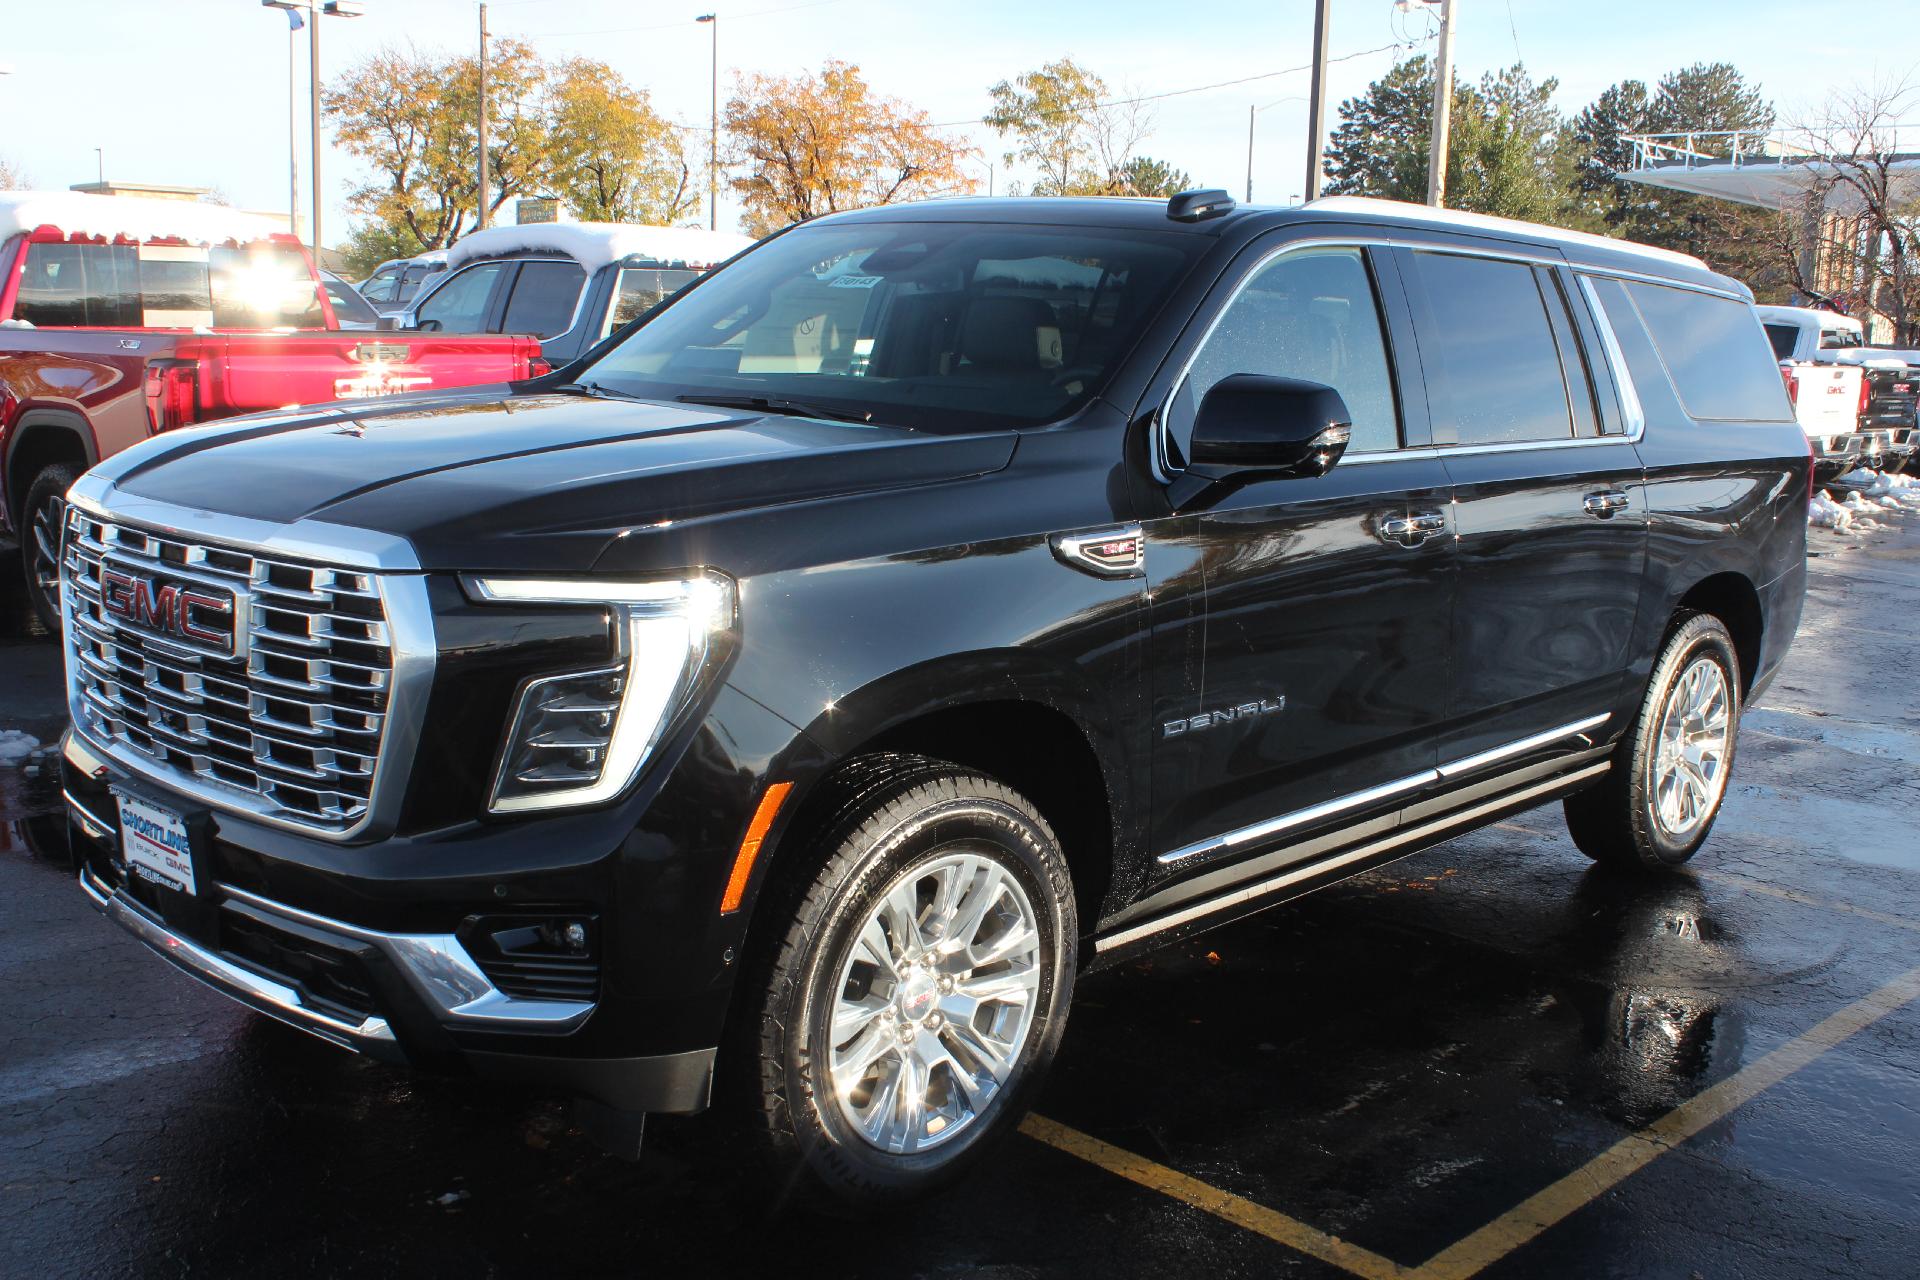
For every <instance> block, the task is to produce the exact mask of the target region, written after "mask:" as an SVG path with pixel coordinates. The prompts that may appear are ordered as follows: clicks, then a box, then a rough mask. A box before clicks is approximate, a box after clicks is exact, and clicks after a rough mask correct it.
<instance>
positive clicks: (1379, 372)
mask: <svg viewBox="0 0 1920 1280" xmlns="http://www.w3.org/2000/svg"><path fill="white" fill-rule="evenodd" d="M1236 373H1264V374H1273V375H1276V376H1279V377H1287V378H1305V379H1306V380H1307V381H1309V382H1319V383H1324V384H1325V385H1327V386H1330V387H1332V388H1333V389H1334V390H1336V391H1338V392H1339V393H1340V398H1341V399H1343V400H1345V401H1346V402H1347V412H1349V413H1350V414H1352V415H1353V441H1352V444H1351V445H1350V446H1349V448H1350V449H1351V450H1352V451H1354V452H1356V453H1358V452H1364V451H1369V450H1374V451H1377V450H1381V449H1397V448H1399V446H1400V419H1399V414H1398V412H1397V411H1396V409H1395V406H1394V398H1393V378H1392V374H1391V373H1390V372H1389V371H1388V367H1387V348H1386V341H1385V339H1384V338H1383V337H1382V336H1381V329H1380V309H1379V306H1378V304H1377V303H1376V302H1375V300H1374V291H1373V281H1372V279H1371V278H1370V277H1369V275H1368V273H1367V264H1366V260H1365V258H1364V257H1362V255H1361V253H1360V251H1359V250H1358V249H1306V250H1300V251H1297V252H1294V253H1289V254H1285V255H1283V256H1282V257H1280V258H1277V259H1275V260H1274V261H1273V262H1271V263H1269V264H1268V265H1267V266H1264V267H1262V268H1260V269H1259V271H1257V272H1256V273H1255V274H1254V275H1253V276H1252V278H1250V279H1249V280H1248V281H1247V283H1246V286H1245V287H1244V288H1242V289H1241V290H1240V291H1239V293H1238V294H1236V295H1235V296H1234V298H1233V301H1232V302H1230V303H1229V304H1228V305H1227V308H1226V310H1224V311H1222V312H1221V313H1220V318H1219V320H1218V321H1217V322H1216V323H1215V324H1214V327H1213V330H1212V332H1210V333H1209V334H1208V335H1207V338H1206V341H1205V342H1204V343H1203V344H1201V347H1200V350H1199V352H1198V354H1196V355H1195V357H1194V360H1193V365H1192V367H1191V368H1190V369H1189V370H1188V372H1187V376H1186V378H1185V380H1184V381H1183V382H1182V383H1181V384H1180V387H1179V389H1178V390H1177V391H1175V392H1174V397H1173V404H1172V405H1171V406H1170V408H1169V410H1168V413H1167V435H1168V445H1169V448H1168V454H1169V458H1168V461H1170V462H1171V463H1173V464H1174V465H1175V466H1178V465H1180V464H1181V462H1182V460H1183V459H1184V458H1185V456H1186V448H1187V442H1188V441H1189V440H1190V439H1191V438H1192V436H1193V420H1194V415H1195V413H1196V412H1197V411H1198V409H1199V407H1200V403H1201V401H1202V400H1204V399H1205V398H1206V394H1207V392H1208V391H1209V390H1210V389H1211V388H1212V387H1213V384H1214V383H1216V382H1219V381H1220V380H1221V379H1222V378H1226V377H1230V376H1231V375H1233V374H1236Z"/></svg>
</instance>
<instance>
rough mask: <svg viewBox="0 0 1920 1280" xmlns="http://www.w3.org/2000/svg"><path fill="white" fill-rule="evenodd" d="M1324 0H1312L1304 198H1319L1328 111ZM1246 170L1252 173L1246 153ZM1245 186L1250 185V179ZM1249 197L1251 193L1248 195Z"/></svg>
mask: <svg viewBox="0 0 1920 1280" xmlns="http://www.w3.org/2000/svg"><path fill="white" fill-rule="evenodd" d="M1327 26H1328V23H1327V0H1314V6H1313V99H1312V101H1311V102H1309V103H1308V104H1307V199H1309V200H1318V199H1319V198H1320V166H1321V154H1320V137H1321V135H1322V134H1323V133H1325V132H1326V125H1325V119H1324V117H1325V116H1326V113H1327ZM1248 151H1249V153H1251V151H1252V126H1251V125H1249V126H1248ZM1248 172H1249V173H1251V172H1252V161H1251V154H1249V161H1248ZM1247 185H1248V187H1249V188H1251V187H1252V185H1253V182H1252V179H1251V178H1249V179H1248V182H1247ZM1247 199H1248V200H1252V199H1253V197H1252V195H1248V197H1247Z"/></svg>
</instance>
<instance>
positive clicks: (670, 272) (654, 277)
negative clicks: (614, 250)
mask: <svg viewBox="0 0 1920 1280" xmlns="http://www.w3.org/2000/svg"><path fill="white" fill-rule="evenodd" d="M699 274H700V273H699V272H698V271H695V270H693V269H692V268H690V267H622V268H621V269H620V278H619V279H618V280H617V281H615V282H614V286H613V305H612V306H611V307H609V308H607V323H606V327H605V328H603V329H601V331H600V336H601V337H603V338H604V337H606V336H607V335H608V334H610V333H612V332H613V331H614V330H615V329H618V328H619V327H620V326H621V325H623V324H625V323H626V322H627V321H629V320H632V319H633V318H634V317H636V316H638V315H640V314H642V313H643V312H645V311H647V310H648V309H649V308H651V307H653V306H655V305H657V304H658V303H660V302H662V301H664V300H665V299H666V298H667V297H668V295H670V294H673V293H676V292H678V291H679V290H680V289H681V288H683V287H684V286H686V285H689V284H691V283H693V281H694V280H695V278H697V277H698V276H699Z"/></svg>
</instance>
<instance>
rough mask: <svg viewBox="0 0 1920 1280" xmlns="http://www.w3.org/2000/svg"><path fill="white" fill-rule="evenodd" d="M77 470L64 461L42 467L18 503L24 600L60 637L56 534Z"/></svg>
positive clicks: (57, 545)
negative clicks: (68, 491) (24, 581)
mask: <svg viewBox="0 0 1920 1280" xmlns="http://www.w3.org/2000/svg"><path fill="white" fill-rule="evenodd" d="M79 478H80V469H79V468H78V467H74V466H69V465H68V464H67V463H64V462H56V463H54V464H53V465H52V466H49V467H43V468H41V469H40V471H39V473H38V474H36V475H35V476H34V477H33V480H32V481H31V482H30V483H29V484H28V485H27V495H26V498H25V500H24V501H22V502H21V504H20V571H21V573H23V574H24V575H25V576H26V582H27V600H28V602H29V603H31V604H32V605H33V612H34V614H35V615H36V616H38V617H39V619H40V625H41V626H43V627H45V628H46V629H47V631H48V633H49V634H51V635H54V636H58V635H59V634H60V531H61V529H62V528H63V527H64V526H65V524H66V518H67V490H68V489H70V488H72V487H73V482H74V481H75V480H77V479H79Z"/></svg>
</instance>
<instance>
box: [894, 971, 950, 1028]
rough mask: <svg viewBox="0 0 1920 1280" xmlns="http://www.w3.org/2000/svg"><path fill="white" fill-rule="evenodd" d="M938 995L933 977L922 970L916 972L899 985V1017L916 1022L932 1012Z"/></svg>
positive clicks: (936, 984) (938, 991)
mask: <svg viewBox="0 0 1920 1280" xmlns="http://www.w3.org/2000/svg"><path fill="white" fill-rule="evenodd" d="M939 994H940V988H939V984H938V983H937V982H935V981H934V977H933V975H932V974H930V973H928V972H926V971H925V970H924V969H922V970H918V971H916V972H915V973H914V975H913V976H912V977H910V978H908V979H907V980H906V981H905V982H903V983H901V984H900V1016H901V1017H903V1018H910V1019H912V1020H913V1021H915V1022H918V1021H919V1020H920V1019H921V1018H924V1017H926V1016H927V1014H928V1013H930V1012H931V1011H932V1010H933V1003H934V1000H935V999H936V998H937V997H938V996H939Z"/></svg>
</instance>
